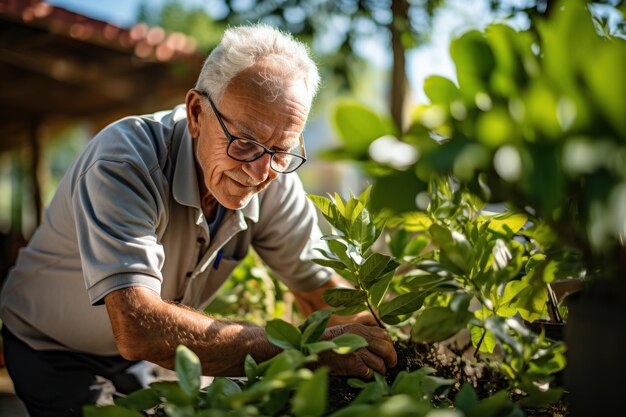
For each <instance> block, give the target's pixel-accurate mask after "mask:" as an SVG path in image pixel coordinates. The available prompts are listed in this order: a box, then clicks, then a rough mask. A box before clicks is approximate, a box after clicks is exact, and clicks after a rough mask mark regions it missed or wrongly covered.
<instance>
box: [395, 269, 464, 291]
mask: <svg viewBox="0 0 626 417" xmlns="http://www.w3.org/2000/svg"><path fill="white" fill-rule="evenodd" d="M415 272H417V273H419V275H405V276H404V280H403V281H402V284H401V286H402V288H404V289H407V290H409V291H411V292H421V291H428V290H432V289H433V288H438V287H441V286H454V285H455V283H456V281H454V279H452V278H450V277H446V276H441V275H436V274H428V273H426V274H424V273H423V272H420V271H415Z"/></svg>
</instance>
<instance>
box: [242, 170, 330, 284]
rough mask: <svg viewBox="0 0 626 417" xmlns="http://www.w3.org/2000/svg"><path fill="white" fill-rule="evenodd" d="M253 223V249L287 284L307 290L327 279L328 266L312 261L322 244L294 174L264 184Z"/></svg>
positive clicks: (313, 214)
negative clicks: (257, 214)
mask: <svg viewBox="0 0 626 417" xmlns="http://www.w3.org/2000/svg"><path fill="white" fill-rule="evenodd" d="M256 227H257V228H258V230H255V233H254V237H253V246H254V249H255V250H256V252H257V253H258V254H259V256H260V257H261V259H263V261H264V262H265V263H266V264H267V265H268V266H269V267H270V269H272V271H273V272H274V273H276V275H278V276H279V277H280V278H281V280H282V281H283V282H285V284H286V285H287V286H288V287H290V288H292V289H294V290H298V291H309V290H313V289H316V288H319V287H320V286H322V285H323V284H324V283H325V282H326V281H328V279H330V276H331V270H330V269H328V268H325V267H322V266H320V265H317V264H316V263H314V262H313V261H312V259H314V258H319V257H320V255H319V253H318V252H317V251H315V248H323V249H326V244H325V242H324V241H322V239H321V238H322V233H321V230H320V229H319V226H318V221H317V214H316V211H315V206H314V205H313V203H312V202H311V201H310V200H309V199H308V198H307V196H306V193H305V191H304V189H303V187H302V183H301V182H300V178H299V177H298V176H297V174H287V175H282V176H281V177H279V178H278V179H277V180H275V181H274V183H272V184H271V185H270V186H269V187H268V188H267V190H266V191H265V192H264V194H263V196H262V198H261V201H260V215H259V224H258V225H257V226H256Z"/></svg>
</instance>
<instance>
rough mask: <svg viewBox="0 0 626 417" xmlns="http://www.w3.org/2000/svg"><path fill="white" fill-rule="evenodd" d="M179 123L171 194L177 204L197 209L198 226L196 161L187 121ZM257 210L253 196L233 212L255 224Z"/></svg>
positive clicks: (256, 200)
mask: <svg viewBox="0 0 626 417" xmlns="http://www.w3.org/2000/svg"><path fill="white" fill-rule="evenodd" d="M179 123H182V124H184V131H183V133H182V138H181V141H180V147H179V149H178V155H177V157H176V166H175V167H174V178H173V190H172V194H173V196H174V199H175V200H176V201H177V202H178V203H180V204H182V205H184V206H189V207H194V208H196V209H198V212H199V215H198V219H197V221H196V224H199V223H201V222H202V221H203V219H204V215H203V214H202V206H201V203H200V190H199V189H198V173H197V171H196V161H195V158H194V155H193V139H192V138H191V135H190V134H189V130H188V129H187V120H181V121H180V122H179ZM259 208H260V206H259V196H258V195H254V196H253V197H252V198H251V199H250V201H249V202H248V204H246V205H245V206H244V207H243V208H241V209H239V210H235V211H236V212H238V213H241V215H243V216H244V217H246V218H248V219H250V220H252V221H253V222H255V223H257V222H258V221H259Z"/></svg>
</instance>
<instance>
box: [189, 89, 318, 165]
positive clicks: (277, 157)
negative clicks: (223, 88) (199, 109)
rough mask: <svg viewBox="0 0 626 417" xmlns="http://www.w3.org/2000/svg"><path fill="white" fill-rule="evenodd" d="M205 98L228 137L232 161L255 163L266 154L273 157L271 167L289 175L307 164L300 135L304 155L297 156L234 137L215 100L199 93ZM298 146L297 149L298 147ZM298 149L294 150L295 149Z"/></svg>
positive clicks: (302, 138) (228, 152)
mask: <svg viewBox="0 0 626 417" xmlns="http://www.w3.org/2000/svg"><path fill="white" fill-rule="evenodd" d="M198 92H199V93H200V94H201V95H202V96H203V97H204V98H206V99H207V100H208V101H209V103H210V104H211V108H212V109H213V113H215V117H217V121H218V122H219V123H220V126H222V130H223V131H224V134H225V135H226V139H228V148H226V154H227V155H228V156H229V157H231V158H232V159H234V160H236V161H239V162H253V161H256V160H257V159H259V158H261V157H262V156H263V155H265V154H269V155H271V157H270V167H271V168H272V169H273V170H274V171H276V172H278V173H281V174H288V173H290V172H293V171H295V170H296V169H298V168H300V167H301V166H302V164H304V163H305V162H306V151H305V150H304V137H303V136H302V134H300V144H299V145H298V146H299V147H300V152H301V154H302V155H296V154H294V153H291V152H284V151H272V150H270V149H268V148H267V147H265V146H264V145H262V144H260V143H259V142H257V141H255V140H252V139H244V138H238V137H237V136H233V135H231V134H230V132H229V131H228V129H227V128H226V125H225V124H224V121H223V120H222V116H220V113H219V112H218V111H217V108H216V107H215V104H213V100H211V97H209V95H208V94H207V93H205V92H204V91H198ZM298 146H296V147H298ZM296 147H294V148H292V149H295V148H296Z"/></svg>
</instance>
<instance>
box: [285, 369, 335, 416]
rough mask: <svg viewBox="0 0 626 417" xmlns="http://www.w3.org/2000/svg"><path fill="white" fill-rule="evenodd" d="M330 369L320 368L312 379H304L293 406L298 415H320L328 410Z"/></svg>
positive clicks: (294, 397)
mask: <svg viewBox="0 0 626 417" xmlns="http://www.w3.org/2000/svg"><path fill="white" fill-rule="evenodd" d="M327 374H328V370H327V369H326V368H320V369H318V370H316V371H315V372H314V373H313V376H312V377H311V379H309V380H307V381H304V382H303V383H302V385H300V387H298V389H297V390H296V393H295V395H294V396H293V400H292V402H291V407H292V410H293V412H294V414H295V415H296V417H320V416H322V415H324V413H325V412H326V402H327V400H326V398H327V395H328V394H327V392H328V377H327Z"/></svg>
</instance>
